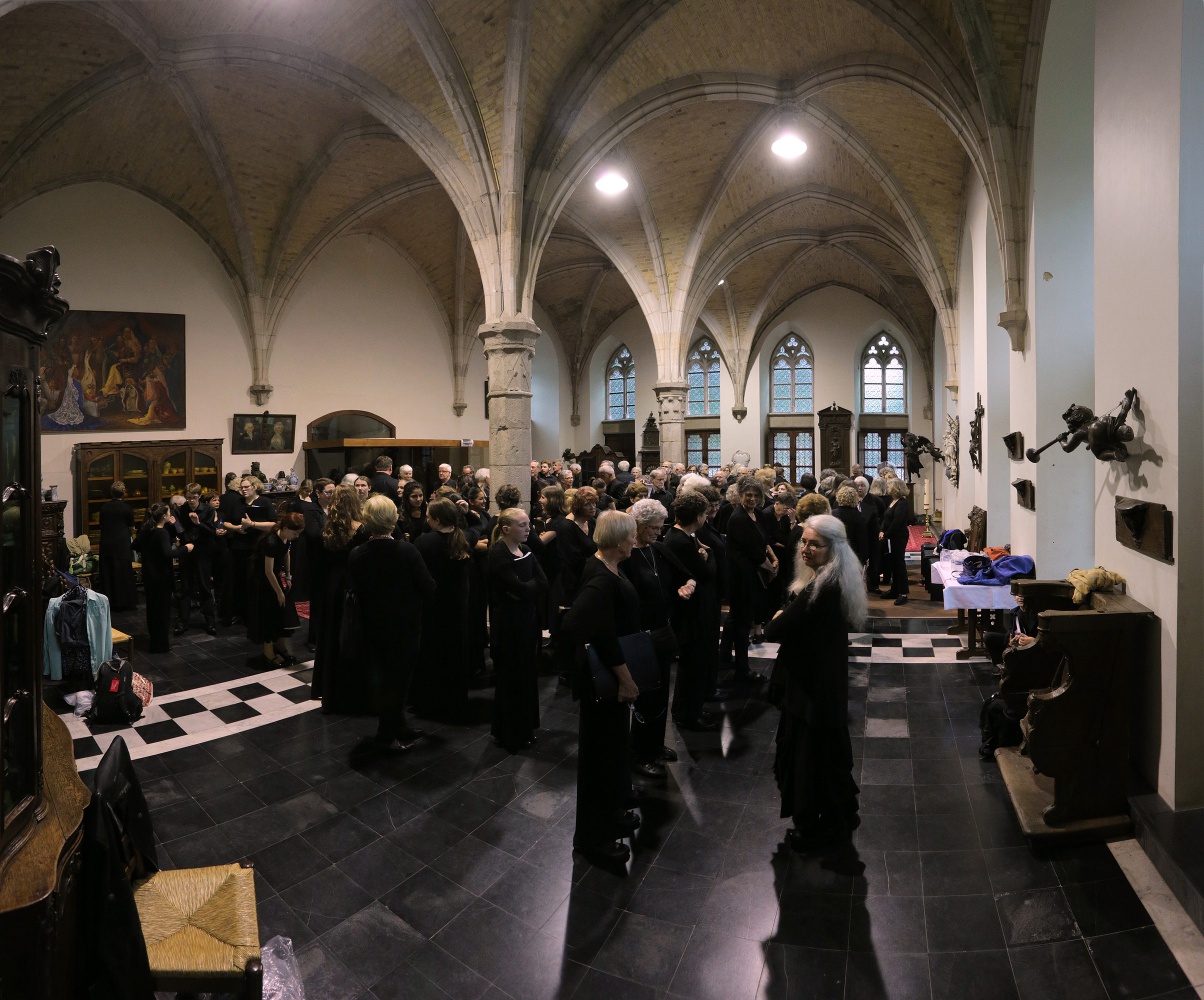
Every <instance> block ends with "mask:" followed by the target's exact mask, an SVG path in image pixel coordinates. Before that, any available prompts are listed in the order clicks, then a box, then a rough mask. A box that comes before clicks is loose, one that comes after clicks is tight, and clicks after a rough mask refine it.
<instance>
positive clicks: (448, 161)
mask: <svg viewBox="0 0 1204 1000" xmlns="http://www.w3.org/2000/svg"><path fill="white" fill-rule="evenodd" d="M1048 2H1049V0H806V2H805V3H804V2H801V0H755V2H751V0H337V2H332V0H204V2H199V0H198V2H183V0H177V2H170V3H165V2H162V0H97V2H79V3H61V2H59V3H40V2H31V0H0V51H3V52H4V58H3V60H0V94H3V95H5V96H4V99H3V100H0V214H3V213H5V212H7V211H9V210H10V209H12V208H13V207H14V206H16V205H18V204H20V203H22V202H24V201H26V200H28V199H29V198H31V197H33V196H35V195H37V194H39V193H42V192H45V191H48V190H51V189H54V188H56V187H61V186H65V185H68V184H73V183H78V182H81V181H87V180H106V181H110V182H113V183H117V184H122V185H125V186H127V187H130V188H132V189H134V190H136V191H139V192H141V193H143V194H144V195H146V196H147V197H149V198H152V199H154V200H156V201H158V202H159V203H161V204H162V205H164V206H166V207H167V208H168V209H170V210H171V211H172V212H174V213H175V214H176V215H178V216H179V217H180V218H181V219H183V220H184V221H186V222H187V223H188V224H189V225H190V226H191V227H192V228H193V229H194V230H195V231H196V232H197V233H198V234H199V235H200V236H201V238H203V239H204V240H205V241H206V243H207V244H208V245H209V246H210V248H211V249H212V250H213V252H214V254H216V255H217V257H218V258H219V259H220V260H221V262H222V264H223V266H224V267H225V269H226V271H227V273H228V274H229V276H230V279H231V281H232V282H233V284H234V285H235V287H236V288H237V290H238V292H239V294H240V297H241V299H242V301H243V303H244V307H245V321H246V333H247V336H248V338H249V339H250V341H251V344H252V347H253V348H254V350H253V356H254V357H255V359H256V371H255V379H256V381H257V382H259V383H265V382H267V380H268V368H269V363H270V354H271V346H272V343H273V339H274V332H275V324H276V321H277V319H278V318H279V315H280V312H281V310H282V308H283V306H284V304H285V303H286V302H287V301H288V296H289V294H290V293H291V291H292V289H293V288H294V287H295V286H296V283H297V282H298V280H299V279H300V277H301V276H302V275H303V273H304V271H305V268H306V266H307V265H308V264H309V263H310V262H311V261H312V260H313V259H314V257H315V255H316V254H317V253H318V252H319V251H320V250H321V249H322V248H323V247H324V246H326V245H327V244H328V243H329V242H330V241H331V240H333V239H337V238H338V237H339V236H340V235H342V234H345V233H351V232H368V233H372V234H374V235H376V236H377V237H379V238H380V239H382V240H384V241H385V242H386V243H388V244H389V245H390V246H392V247H393V248H395V249H396V250H397V252H398V253H400V254H402V255H403V256H405V257H406V258H407V259H408V260H409V261H410V262H411V263H412V264H413V265H414V267H415V268H416V269H418V271H419V272H420V273H421V274H422V275H423V276H424V278H425V280H426V281H427V284H428V287H429V288H430V290H431V293H432V295H433V297H434V298H435V300H436V301H437V302H438V303H439V305H440V307H441V308H442V310H443V313H444V316H445V320H446V333H447V336H448V337H449V339H450V340H451V343H452V347H453V357H454V358H455V359H456V366H457V374H458V375H461V376H462V372H463V370H465V369H466V366H467V360H466V359H467V357H468V356H469V352H470V351H471V350H473V349H474V344H475V333H476V329H477V326H478V325H479V324H480V323H481V322H482V321H488V322H493V321H496V320H498V319H502V318H505V317H510V316H515V317H527V318H530V317H532V314H533V308H534V305H535V303H538V304H539V306H540V307H541V308H542V310H543V312H544V314H545V315H546V316H547V317H548V318H549V319H550V321H551V323H552V324H553V325H554V327H555V329H554V330H552V331H549V332H551V333H552V334H553V335H555V336H558V337H559V338H560V340H561V341H562V344H563V346H564V349H565V354H566V357H568V358H569V363H570V368H571V369H572V373H573V377H574V381H575V380H576V378H577V377H578V376H579V375H580V373H581V372H582V371H583V370H584V369H585V367H586V364H587V360H588V357H589V353H590V351H591V350H592V348H593V346H594V345H595V344H596V343H597V342H598V340H599V339H600V337H601V336H602V334H603V333H604V332H605V329H606V327H607V326H609V325H610V323H612V322H613V321H614V320H615V319H616V318H617V317H618V316H620V315H621V314H622V313H623V312H624V311H626V310H627V309H630V308H639V309H641V310H642V311H643V313H644V316H645V317H646V319H647V320H648V325H649V327H650V329H651V331H652V335H653V339H654V341H655V344H656V349H657V357H658V365H659V369H660V371H659V373H658V375H659V378H660V379H661V380H665V381H673V380H675V379H680V377H681V371H682V367H683V362H684V358H685V354H686V352H687V350H688V348H689V344H690V341H691V339H692V336H693V334H694V332H695V330H696V329H697V328H698V327H699V326H702V327H705V328H707V329H708V330H709V331H710V332H711V335H712V336H713V337H715V338H716V339H717V340H718V341H719V343H720V346H721V349H722V350H723V352H724V356H725V358H727V359H728V362H729V366H730V367H731V368H732V374H733V377H734V381H735V382H736V385H737V406H741V405H742V397H743V380H744V378H745V376H746V367H747V364H748V361H749V359H750V358H751V356H752V355H753V353H754V352H755V350H756V349H757V347H758V346H759V343H760V340H761V339H762V337H763V335H764V334H765V333H766V331H767V330H768V329H769V328H770V327H771V326H772V325H773V323H774V321H775V318H776V317H777V316H778V315H780V313H781V312H782V311H783V310H784V309H785V308H787V307H788V306H789V304H790V303H791V302H793V301H795V300H796V299H797V298H798V297H800V296H801V295H804V294H807V293H808V292H810V291H813V290H815V289H818V288H821V287H824V286H827V285H841V286H844V287H848V288H852V289H854V290H856V291H858V292H860V293H862V294H864V295H866V296H868V297H870V298H871V299H873V300H875V301H877V302H878V303H880V304H881V305H882V306H883V308H885V309H886V310H887V311H889V312H890V313H891V314H892V315H893V316H894V317H895V319H896V320H897V321H898V322H899V324H900V325H901V326H902V327H903V328H904V329H906V330H907V331H908V332H909V333H910V334H911V336H912V338H913V340H914V341H915V342H916V343H917V344H919V345H921V350H922V351H924V352H926V353H927V355H928V357H927V358H926V366H927V367H929V369H930V360H931V348H932V343H933V338H934V336H942V337H944V339H945V344H946V348H947V351H948V353H949V356H950V359H951V361H952V362H953V365H954V368H953V370H954V371H955V370H956V369H955V364H956V356H957V341H958V331H957V328H956V308H955V306H956V302H955V295H954V288H955V287H956V276H955V270H956V267H957V256H958V250H959V234H960V231H961V226H962V217H963V212H964V206H965V201H966V191H967V185H968V181H969V179H970V178H971V176H972V174H971V171H974V172H976V173H977V174H978V175H979V176H981V178H982V180H983V182H984V184H985V186H986V189H987V192H988V199H989V203H990V207H991V211H992V213H993V215H994V217H995V222H996V229H997V231H998V233H999V238H1000V247H999V249H1000V254H1001V260H1002V262H1003V271H1004V278H1005V284H1006V290H1007V310H1008V311H1007V312H1006V313H1005V314H1004V317H1002V318H1001V324H1002V325H1005V326H1008V328H1009V330H1010V331H1011V332H1013V334H1014V335H1015V333H1016V329H1014V328H1018V329H1019V332H1020V335H1021V336H1022V335H1023V325H1024V322H1025V317H1024V315H1023V302H1024V295H1023V279H1024V274H1025V272H1026V270H1027V264H1026V261H1025V259H1024V253H1025V249H1024V248H1025V245H1026V242H1027V240H1026V234H1025V226H1026V224H1027V216H1028V209H1027V197H1028V195H1027V184H1026V177H1027V173H1028V167H1027V164H1028V160H1029V149H1028V142H1029V136H1030V134H1031V120H1032V104H1033V99H1034V92H1035V86H1036V68H1037V66H1038V65H1039V55H1040V45H1041V37H1042V32H1043V28H1044V22H1045V16H1046V11H1047V8H1048ZM784 113H789V114H791V115H793V116H794V119H795V121H796V122H797V124H798V127H799V129H800V131H801V134H802V135H803V137H804V138H805V140H806V142H807V144H808V147H809V148H808V150H807V153H806V154H805V155H804V156H802V157H800V158H798V159H796V160H793V161H787V160H783V159H779V158H778V157H776V156H774V155H773V154H772V153H771V152H770V149H769V146H770V143H771V141H772V139H773V138H774V136H775V134H776V132H777V130H778V128H779V126H780V124H781V122H782V120H783V119H782V116H783V114H784ZM603 167H605V168H613V169H616V170H618V171H619V172H621V173H622V174H623V175H624V176H625V177H626V178H627V180H628V181H629V187H628V188H627V190H626V191H624V192H622V193H621V194H620V195H617V196H614V197H607V196H604V195H602V194H600V193H599V192H598V191H597V190H596V189H595V187H594V184H593V181H594V179H595V178H596V176H597V174H598V173H599V171H600V170H601V169H602V168H603ZM721 280H722V284H720V281H721ZM954 377H956V376H954Z"/></svg>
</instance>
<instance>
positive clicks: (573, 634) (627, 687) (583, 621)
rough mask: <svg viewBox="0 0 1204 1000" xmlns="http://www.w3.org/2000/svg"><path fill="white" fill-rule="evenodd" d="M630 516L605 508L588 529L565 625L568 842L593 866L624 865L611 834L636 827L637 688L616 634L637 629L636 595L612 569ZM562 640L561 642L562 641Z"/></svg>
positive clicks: (627, 537)
mask: <svg viewBox="0 0 1204 1000" xmlns="http://www.w3.org/2000/svg"><path fill="white" fill-rule="evenodd" d="M635 532H636V527H635V519H634V518H632V517H631V516H630V515H629V514H624V513H622V512H621V511H617V510H608V511H607V512H606V513H605V514H603V515H602V517H601V518H599V520H598V525H597V528H596V530H595V532H594V535H595V539H596V543H597V550H596V551H595V552H594V554H593V555H592V556H591V557H590V558H589V559H587V560H586V564H585V568H584V569H583V570H582V573H581V581H580V587H579V589H578V592H577V595H576V599H575V600H574V601H573V606H572V607H571V608H570V609H569V611H568V613H567V614H566V615H565V618H564V630H565V633H566V636H567V637H570V639H571V642H572V645H573V648H574V650H575V651H576V652H577V653H578V654H579V655H576V656H575V657H574V660H573V662H574V665H575V670H574V674H573V695H574V697H576V698H578V699H579V700H580V703H581V708H580V714H579V720H580V722H579V726H580V728H579V733H578V743H577V818H576V819H577V822H576V828H575V830H574V832H573V848H574V850H577V851H579V852H581V853H582V854H583V855H584V856H585V857H586V858H587V859H589V860H590V861H592V862H594V863H598V864H623V863H625V862H626V861H627V859H628V858H629V857H630V856H631V852H630V851H629V850H628V848H627V845H626V844H624V843H622V842H621V841H618V840H616V838H618V837H622V836H626V835H628V834H630V833H632V832H634V830H635V829H636V827H638V826H639V817H638V816H636V814H635V813H632V812H625V811H624V810H625V809H626V806H627V803H628V801H629V800H630V799H631V774H630V771H629V765H628V756H629V747H628V721H629V718H630V715H631V710H630V708H629V707H628V706H629V704H630V703H631V702H633V701H635V700H636V698H638V697H639V694H640V691H639V688H638V687H637V686H636V684H635V682H634V681H633V680H632V679H631V673H630V672H629V671H628V669H627V664H626V663H625V662H624V660H623V649H622V647H621V646H620V645H619V639H620V637H622V636H625V635H631V634H632V633H633V632H638V631H640V625H641V622H640V597H639V594H638V592H637V591H636V589H635V587H633V586H632V584H631V581H630V580H628V579H627V577H626V576H624V575H623V572H622V571H621V570H620V569H619V565H620V563H622V562H624V561H625V560H627V559H629V558H631V550H632V548H633V547H634V545H635ZM566 645H567V643H566ZM587 645H589V646H593V648H594V649H595V651H596V652H597V653H598V656H599V658H600V659H601V661H602V663H603V664H604V665H605V666H606V667H607V668H608V669H609V670H611V671H612V672H613V673H614V675H615V680H616V681H617V682H618V689H619V690H618V698H617V700H615V701H605V702H599V701H595V700H594V693H593V679H592V677H591V675H590V671H589V667H588V666H587V659H586V655H585V651H584V647H585V646H587Z"/></svg>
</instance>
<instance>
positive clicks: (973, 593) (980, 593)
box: [932, 562, 1016, 660]
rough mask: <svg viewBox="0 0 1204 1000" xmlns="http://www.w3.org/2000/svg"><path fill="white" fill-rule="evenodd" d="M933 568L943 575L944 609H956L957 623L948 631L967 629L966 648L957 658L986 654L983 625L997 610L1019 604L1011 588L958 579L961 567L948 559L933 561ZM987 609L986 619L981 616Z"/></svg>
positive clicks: (960, 651) (966, 658)
mask: <svg viewBox="0 0 1204 1000" xmlns="http://www.w3.org/2000/svg"><path fill="white" fill-rule="evenodd" d="M932 572H933V575H934V576H938V577H939V578H940V581H941V584H942V586H943V587H944V595H943V596H944V600H945V610H946V611H956V612H957V626H956V628H953V629H950V630H949V631H950V632H960V631H962V629H963V628H964V629H965V631H966V648H965V649H959V650H958V651H957V658H958V659H959V660H969V659H971V658H973V657H978V656H986V655H987V649H986V647H985V646H983V645H982V644H981V641H980V638H979V637H980V634H981V632H982V631H983V629H982V626H983V625H984V624H989V623H990V621H991V618H992V616H993V615H995V614H996V613H998V612H1000V611H1009V610H1011V609H1012V608H1014V607H1015V606H1016V598H1014V597H1013V596H1012V588H1011V587H1008V586H998V587H988V586H983V585H981V584H962V583H958V582H957V578H958V576H960V575H961V570H960V569H957V570H955V569H954V568H953V567H952V566H951V564H949V563H944V562H934V563H933V564H932ZM984 612H985V614H986V618H985V619H983V618H981V617H980V616H981V615H982V614H983V613H984Z"/></svg>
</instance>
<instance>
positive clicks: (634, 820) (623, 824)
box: [615, 810, 640, 833]
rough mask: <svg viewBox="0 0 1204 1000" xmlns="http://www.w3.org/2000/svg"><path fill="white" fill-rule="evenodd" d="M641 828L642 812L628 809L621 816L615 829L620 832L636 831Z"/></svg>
mask: <svg viewBox="0 0 1204 1000" xmlns="http://www.w3.org/2000/svg"><path fill="white" fill-rule="evenodd" d="M639 828H640V814H639V813H635V812H631V811H630V810H628V811H627V812H625V813H623V815H622V816H620V817H619V821H618V822H617V823H615V829H616V830H618V831H619V832H620V833H635V831H636V830H638V829H639Z"/></svg>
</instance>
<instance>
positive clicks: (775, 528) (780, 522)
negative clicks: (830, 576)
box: [765, 483, 795, 616]
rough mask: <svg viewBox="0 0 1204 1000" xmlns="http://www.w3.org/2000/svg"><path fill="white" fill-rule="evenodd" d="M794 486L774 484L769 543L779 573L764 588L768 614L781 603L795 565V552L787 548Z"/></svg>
mask: <svg viewBox="0 0 1204 1000" xmlns="http://www.w3.org/2000/svg"><path fill="white" fill-rule="evenodd" d="M794 503H795V500H794V490H793V489H791V487H790V486H789V484H787V483H779V484H778V485H777V486H776V487H775V488H774V493H773V503H772V505H771V506H770V508H769V512H770V515H771V516H770V518H769V521H768V525H769V529H768V531H767V534H768V535H769V544H770V547H771V548H772V549H773V554H774V555H775V556H777V560H778V573H777V576H775V577H774V578H773V580H772V582H771V583H770V584H769V586H768V587H766V588H765V614H766V616H768V615H771V614H772V613H773V612H774V611H777V610H778V608H780V607H781V606H782V602H783V600H784V598H785V596H786V587H787V586H788V585H789V584H790V580H791V577H790V575H789V574H790V573H791V572H792V571H793V569H794V555H793V553H792V552H791V551H790V544H789V543H790V533H791V532H792V531H794V528H795V520H794V516H795V515H794Z"/></svg>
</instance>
